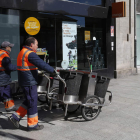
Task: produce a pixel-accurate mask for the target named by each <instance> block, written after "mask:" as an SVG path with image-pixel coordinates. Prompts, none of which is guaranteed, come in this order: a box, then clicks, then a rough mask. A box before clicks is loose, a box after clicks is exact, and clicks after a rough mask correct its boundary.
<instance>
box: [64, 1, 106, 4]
mask: <svg viewBox="0 0 140 140" xmlns="http://www.w3.org/2000/svg"><path fill="white" fill-rule="evenodd" d="M62 1H69V2H76V3H84V4H88V5H103V1H104V0H62Z"/></svg>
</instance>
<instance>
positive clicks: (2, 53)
mask: <svg viewBox="0 0 140 140" xmlns="http://www.w3.org/2000/svg"><path fill="white" fill-rule="evenodd" d="M4 57H9V55H8V54H7V52H6V51H4V50H0V71H5V69H4V67H3V66H2V60H3V58H4ZM9 58H10V57H9Z"/></svg>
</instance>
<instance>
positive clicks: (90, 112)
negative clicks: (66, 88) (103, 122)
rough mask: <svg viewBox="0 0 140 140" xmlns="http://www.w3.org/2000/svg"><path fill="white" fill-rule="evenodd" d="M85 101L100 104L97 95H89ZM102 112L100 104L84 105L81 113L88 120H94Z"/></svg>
mask: <svg viewBox="0 0 140 140" xmlns="http://www.w3.org/2000/svg"><path fill="white" fill-rule="evenodd" d="M84 103H85V104H86V103H94V104H100V103H101V102H100V99H99V98H98V97H97V96H89V97H87V98H86V99H85V101H84ZM100 112H101V107H100V106H93V107H86V106H82V108H81V113H82V116H83V118H84V119H85V120H86V121H90V120H94V119H95V118H96V117H97V116H98V115H99V114H100Z"/></svg>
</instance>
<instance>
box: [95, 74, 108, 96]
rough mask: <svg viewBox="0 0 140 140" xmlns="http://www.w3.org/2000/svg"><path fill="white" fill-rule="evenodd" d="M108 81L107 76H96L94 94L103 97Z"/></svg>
mask: <svg viewBox="0 0 140 140" xmlns="http://www.w3.org/2000/svg"><path fill="white" fill-rule="evenodd" d="M109 82H110V79H109V78H107V77H103V76H97V83H96V87H95V93H94V95H96V96H98V97H100V98H104V97H105V95H106V91H107V89H108V85H109Z"/></svg>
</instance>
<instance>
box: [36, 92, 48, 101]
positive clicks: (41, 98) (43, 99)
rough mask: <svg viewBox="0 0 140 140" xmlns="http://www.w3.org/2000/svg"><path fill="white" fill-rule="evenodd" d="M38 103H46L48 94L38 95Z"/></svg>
mask: <svg viewBox="0 0 140 140" xmlns="http://www.w3.org/2000/svg"><path fill="white" fill-rule="evenodd" d="M38 101H39V102H41V103H46V102H47V101H46V94H38Z"/></svg>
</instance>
